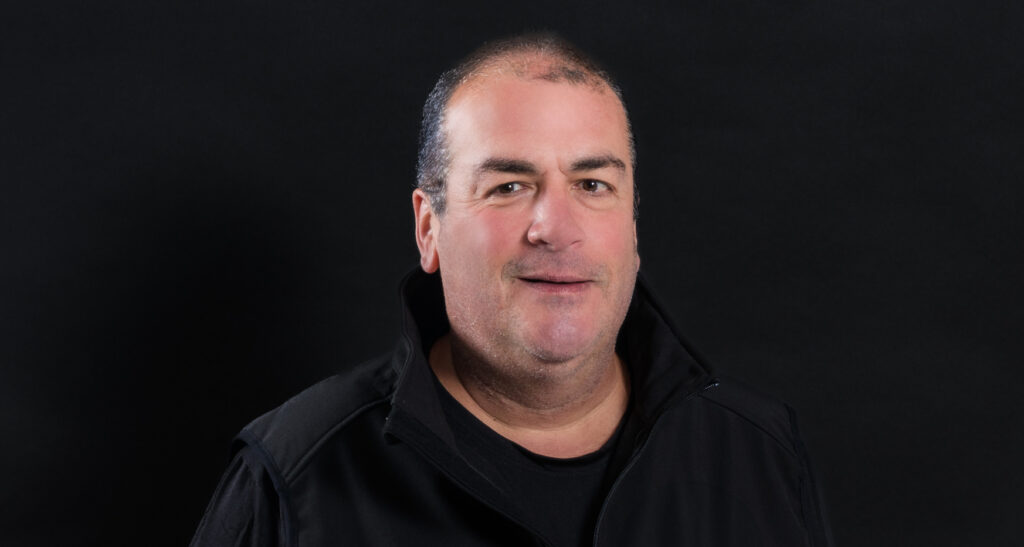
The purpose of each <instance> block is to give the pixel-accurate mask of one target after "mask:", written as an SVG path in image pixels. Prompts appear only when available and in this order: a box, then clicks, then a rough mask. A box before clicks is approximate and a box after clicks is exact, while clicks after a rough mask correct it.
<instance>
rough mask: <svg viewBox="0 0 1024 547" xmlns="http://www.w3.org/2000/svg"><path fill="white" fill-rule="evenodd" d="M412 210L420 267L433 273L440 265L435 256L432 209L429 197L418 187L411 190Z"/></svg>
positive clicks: (435, 233)
mask: <svg viewBox="0 0 1024 547" xmlns="http://www.w3.org/2000/svg"><path fill="white" fill-rule="evenodd" d="M412 211H413V215H414V216H415V222H416V246H417V247H419V250H420V267H421V268H423V271H424V272H427V273H434V272H436V271H437V269H438V267H439V265H440V264H439V262H440V261H439V260H438V257H437V232H436V231H435V226H434V210H433V209H431V207H430V198H429V197H428V196H427V195H426V194H425V193H424V192H423V190H420V189H419V188H417V189H415V190H413V192H412Z"/></svg>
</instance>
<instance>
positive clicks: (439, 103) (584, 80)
mask: <svg viewBox="0 0 1024 547" xmlns="http://www.w3.org/2000/svg"><path fill="white" fill-rule="evenodd" d="M531 57H544V58H548V59H551V61H552V63H551V64H550V65H549V66H547V67H546V70H544V71H543V73H540V74H534V75H533V77H535V78H540V79H545V80H548V81H551V82H566V83H571V84H574V85H590V86H595V87H600V86H601V85H602V84H603V85H604V86H607V88H609V89H611V90H612V92H614V93H615V96H616V97H617V98H618V99H619V103H620V104H622V105H623V110H625V102H624V101H623V100H622V92H621V90H620V89H619V86H618V84H616V83H615V80H614V79H612V77H611V76H610V75H609V74H608V72H606V71H605V70H604V69H603V68H601V67H600V66H599V65H598V64H597V63H596V62H595V61H594V60H592V59H590V58H589V57H587V56H586V55H584V54H583V52H581V51H579V50H578V49H577V48H576V47H575V46H573V45H572V44H570V43H568V42H566V41H565V40H563V39H562V38H560V37H559V36H557V35H554V34H549V33H544V34H525V35H520V36H513V37H510V38H506V39H504V40H498V41H495V42H489V43H487V44H485V45H484V46H482V47H481V48H479V49H477V50H476V51H474V52H473V53H472V54H470V55H469V56H467V57H466V58H465V59H463V60H462V61H461V62H460V63H459V64H458V65H456V66H455V67H454V68H452V69H450V70H448V71H446V72H445V73H443V74H442V75H441V77H440V78H438V80H437V83H436V84H434V89H433V90H432V91H431V92H430V95H429V96H427V102H426V104H425V105H424V106H423V122H422V125H421V126H420V141H419V142H420V149H419V155H418V159H417V164H416V187H417V188H420V189H422V190H423V191H424V192H426V193H427V195H429V196H430V200H431V206H432V207H433V208H434V212H435V213H437V214H439V215H443V214H444V210H445V206H446V204H447V203H446V200H445V185H446V181H447V178H448V168H449V163H450V160H451V157H450V152H449V150H448V142H447V138H446V133H445V127H444V125H445V124H444V120H445V114H446V113H447V110H448V103H449V101H450V100H451V97H452V94H453V93H455V90H456V89H457V88H458V87H459V86H461V85H462V84H463V83H466V82H468V81H469V80H471V79H474V78H477V77H480V76H483V75H485V74H486V73H488V72H493V71H495V70H507V71H513V72H516V73H518V74H520V75H525V74H526V70H527V69H528V68H529V66H528V64H524V63H523V61H524V60H525V59H529V58H531ZM515 60H518V63H519V64H514V62H515ZM626 124H627V125H626V131H627V137H628V138H629V158H630V164H631V166H630V168H631V169H633V170H634V174H635V169H636V148H635V147H634V144H633V132H632V130H631V129H630V127H629V116H628V114H627V116H626ZM633 183H634V185H635V184H636V180H634V181H633ZM639 196H640V194H639V193H638V192H637V191H636V188H634V189H633V215H634V217H635V216H636V215H638V214H639V204H640V197H639Z"/></svg>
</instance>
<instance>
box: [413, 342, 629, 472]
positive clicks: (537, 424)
mask: <svg viewBox="0 0 1024 547" xmlns="http://www.w3.org/2000/svg"><path fill="white" fill-rule="evenodd" d="M429 360H430V366H431V368H432V369H433V371H434V374H435V375H436V376H437V378H438V380H440V382H441V385H442V386H444V388H445V389H446V390H447V391H448V393H450V394H451V395H452V397H454V398H455V400H456V401H458V402H459V403H460V404H461V405H462V406H463V407H465V408H466V410H468V411H469V412H470V413H471V414H473V415H474V416H476V418H477V419H479V420H480V421H481V422H483V423H484V424H485V425H487V426H488V427H490V428H491V429H493V430H494V431H495V432H497V433H498V434H499V435H501V436H503V437H505V438H506V439H509V440H510V441H512V442H514V443H516V444H518V445H520V446H522V447H523V448H526V449H527V450H529V451H531V452H534V453H536V454H540V455H543V456H549V457H554V458H572V457H576V456H582V455H584V454H589V453H591V452H594V451H596V450H597V449H599V448H600V447H601V446H602V445H603V444H604V443H605V442H606V441H607V440H608V438H609V437H611V435H612V434H613V433H614V432H615V429H616V428H617V427H618V425H619V421H620V420H621V419H622V415H623V414H624V413H625V411H626V405H627V404H628V402H629V382H628V375H627V373H626V370H625V367H624V366H623V363H622V360H621V359H620V358H619V357H618V355H616V354H615V352H614V350H613V349H610V350H609V351H607V352H606V354H605V355H597V356H588V357H584V358H580V359H578V361H577V362H570V363H559V364H550V363H535V364H533V365H534V366H535V370H543V369H545V368H551V367H562V370H563V371H569V372H565V373H558V374H532V375H531V374H520V375H513V374H502V373H500V372H498V370H500V367H494V366H489V364H488V363H484V362H481V361H480V359H479V358H478V357H476V356H474V354H473V353H472V352H471V351H468V348H465V347H463V346H462V345H460V344H459V343H458V341H457V340H455V339H453V337H452V336H451V334H446V335H445V336H443V337H441V338H440V339H439V340H438V341H437V342H435V343H434V346H433V347H432V348H431V350H430V358H429Z"/></svg>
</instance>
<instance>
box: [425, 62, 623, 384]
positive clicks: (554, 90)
mask: <svg viewBox="0 0 1024 547" xmlns="http://www.w3.org/2000/svg"><path fill="white" fill-rule="evenodd" d="M445 132H446V135H447V143H448V148H449V151H450V158H451V163H450V168H449V171H448V178H447V209H446V211H445V213H444V216H443V217H437V216H436V215H434V214H433V213H432V212H431V211H430V210H429V207H426V206H424V205H423V204H422V197H421V198H420V199H421V201H420V205H419V206H418V207H417V211H418V219H417V235H418V239H419V243H420V249H421V257H422V264H423V267H424V269H425V270H427V271H428V272H429V271H433V270H434V269H437V268H439V269H440V272H441V280H442V284H443V286H444V296H445V302H446V305H447V311H448V316H449V319H450V322H451V326H452V330H453V333H455V334H456V335H457V336H458V337H459V338H460V339H461V340H462V341H463V342H464V343H466V344H467V345H469V346H470V347H471V348H472V349H473V350H474V351H477V352H480V353H482V354H483V355H482V356H483V357H485V358H486V359H487V360H488V361H490V362H492V363H501V362H505V363H510V362H519V361H523V358H524V357H530V358H532V359H526V361H532V362H537V361H538V360H539V361H541V362H544V363H551V364H555V363H564V362H568V361H572V360H574V359H575V358H577V357H584V358H585V357H587V356H591V355H599V354H603V353H606V352H610V351H611V350H612V349H613V348H614V343H615V338H616V335H617V333H618V330H619V327H620V326H621V324H622V321H623V318H624V317H625V314H626V310H627V309H628V307H629V301H630V298H631V296H632V292H633V286H634V283H635V281H636V273H637V270H638V268H639V264H640V260H639V257H638V255H637V250H636V224H635V222H634V219H633V176H632V165H631V159H630V147H629V141H628V137H627V121H626V116H625V112H624V111H623V108H622V106H621V105H620V104H619V101H618V99H617V97H616V96H615V94H614V93H613V92H612V91H611V90H610V89H609V88H608V87H607V86H604V85H602V86H601V87H599V88H596V87H594V86H591V85H586V84H582V85H574V84H568V83H563V82H550V81H546V80H537V79H534V80H529V79H523V78H520V77H517V76H514V75H505V74H492V75H488V76H485V77H479V78H478V79H476V80H471V81H470V82H468V83H466V84H463V85H462V86H461V87H460V88H459V89H457V90H456V92H455V94H454V95H453V96H452V99H451V101H450V102H449V106H448V111H447V116H446V123H445ZM415 200H416V198H414V202H415ZM608 355H609V356H610V353H609V354H608ZM555 368H557V367H555ZM552 372H553V371H552ZM531 373H533V374H536V373H537V371H532V372H531Z"/></svg>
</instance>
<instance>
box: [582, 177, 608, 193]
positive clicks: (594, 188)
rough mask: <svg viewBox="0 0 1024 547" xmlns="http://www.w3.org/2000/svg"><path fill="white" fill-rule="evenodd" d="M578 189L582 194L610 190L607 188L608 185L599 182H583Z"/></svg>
mask: <svg viewBox="0 0 1024 547" xmlns="http://www.w3.org/2000/svg"><path fill="white" fill-rule="evenodd" d="M580 189H581V190H583V191H584V192H589V193H592V194H594V193H597V192H605V191H608V190H611V186H608V183H606V182H601V181H599V180H585V181H583V182H580Z"/></svg>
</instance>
